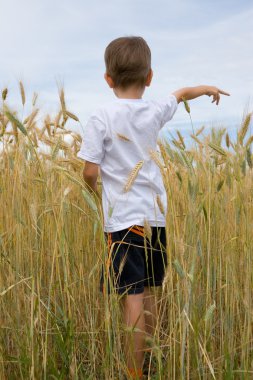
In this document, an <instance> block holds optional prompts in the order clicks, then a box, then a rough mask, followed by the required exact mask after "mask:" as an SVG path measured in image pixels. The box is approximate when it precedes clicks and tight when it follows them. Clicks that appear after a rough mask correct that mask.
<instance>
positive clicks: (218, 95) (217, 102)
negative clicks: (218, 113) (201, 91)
mask: <svg viewBox="0 0 253 380" xmlns="http://www.w3.org/2000/svg"><path fill="white" fill-rule="evenodd" d="M219 101H220V94H219V93H217V99H216V105H218V104H219Z"/></svg>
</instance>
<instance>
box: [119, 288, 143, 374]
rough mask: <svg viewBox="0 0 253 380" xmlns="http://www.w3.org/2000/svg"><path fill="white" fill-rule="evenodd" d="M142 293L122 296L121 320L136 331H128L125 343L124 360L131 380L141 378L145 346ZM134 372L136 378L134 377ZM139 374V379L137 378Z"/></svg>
mask: <svg viewBox="0 0 253 380" xmlns="http://www.w3.org/2000/svg"><path fill="white" fill-rule="evenodd" d="M143 298H144V293H140V294H129V295H126V296H124V300H123V305H124V311H123V319H124V323H125V325H126V327H128V328H130V329H131V328H136V329H137V331H133V332H131V331H128V332H127V336H126V342H125V349H126V360H127V366H128V368H129V370H131V372H132V374H133V378H135V379H137V378H142V377H141V376H142V375H141V373H142V366H143V359H144V345H145V318H144V313H143V311H144V308H143ZM134 372H135V373H136V376H134ZM137 374H139V377H138V376H137Z"/></svg>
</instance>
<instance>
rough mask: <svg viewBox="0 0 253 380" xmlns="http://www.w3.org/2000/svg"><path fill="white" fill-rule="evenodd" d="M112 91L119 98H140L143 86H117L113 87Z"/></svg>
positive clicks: (143, 89)
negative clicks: (124, 87)
mask: <svg viewBox="0 0 253 380" xmlns="http://www.w3.org/2000/svg"><path fill="white" fill-rule="evenodd" d="M113 91H114V94H115V95H116V96H117V98H119V99H141V97H142V95H143V93H144V91H145V87H143V88H139V87H138V88H137V87H128V88H126V89H122V88H119V87H117V88H114V89H113Z"/></svg>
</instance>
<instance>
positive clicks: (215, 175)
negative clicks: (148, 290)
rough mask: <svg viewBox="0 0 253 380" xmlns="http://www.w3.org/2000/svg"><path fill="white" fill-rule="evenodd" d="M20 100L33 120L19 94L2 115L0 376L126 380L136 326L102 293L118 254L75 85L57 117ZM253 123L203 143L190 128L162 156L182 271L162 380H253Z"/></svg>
mask: <svg viewBox="0 0 253 380" xmlns="http://www.w3.org/2000/svg"><path fill="white" fill-rule="evenodd" d="M20 94H21V103H22V106H23V112H22V114H23V115H25V116H23V115H22V116H21V115H19V114H17V113H16V112H15V111H13V110H12V109H10V108H9V106H8V90H7V89H4V90H3V91H2V100H1V101H2V106H1V111H0V142H1V150H0V173H1V175H0V202H1V213H0V260H1V261H0V263H1V266H0V379H1V380H5V379H6V380H10V379H24V380H25V379H44V380H45V379H63V380H65V379H87V380H88V379H89V380H94V379H97V380H102V379H105V380H109V379H117V380H119V379H122V378H123V375H124V374H125V371H126V364H125V361H124V355H123V350H122V339H123V336H122V335H123V334H124V328H123V326H122V320H121V313H120V308H119V303H118V301H117V296H116V295H111V296H110V297H108V296H103V295H101V294H100V292H99V276H100V268H101V264H102V262H105V260H106V255H107V251H106V243H105V241H104V235H103V229H102V218H101V217H102V212H101V203H100V199H99V197H97V196H95V195H92V194H91V193H90V192H89V191H88V190H87V189H86V187H85V184H84V182H83V179H82V168H83V162H82V161H81V160H79V159H77V157H76V154H77V152H78V150H79V148H80V144H81V137H80V135H79V134H78V133H76V132H73V131H72V129H71V127H72V125H74V124H76V125H78V123H79V120H78V118H77V116H75V115H74V114H73V113H71V112H70V111H69V110H68V108H67V106H66V101H65V95H64V91H63V90H60V91H59V95H60V96H59V110H58V111H57V112H56V113H55V115H47V116H45V117H43V120H42V116H41V115H40V110H39V108H37V95H36V94H35V96H34V97H33V99H32V101H31V102H30V103H31V104H30V107H31V108H32V112H31V113H30V114H28V115H26V113H25V109H26V106H27V102H28V101H27V99H26V94H25V89H24V86H23V84H22V83H20ZM188 111H189V112H190V109H189V110H188ZM250 122H251V114H250V113H249V114H248V115H246V116H245V118H244V120H243V122H242V125H241V126H240V128H239V129H238V134H237V140H236V141H234V142H233V141H231V138H230V136H229V134H228V133H227V131H226V130H225V129H219V130H214V129H213V130H212V132H211V133H210V134H208V135H205V134H204V133H203V128H202V129H200V130H198V131H196V133H194V134H192V142H193V143H192V145H191V147H190V148H187V147H186V144H185V142H184V138H183V136H182V135H181V134H180V132H177V138H175V139H174V140H173V142H172V144H171V145H169V144H166V145H161V144H160V151H161V154H160V153H158V152H152V157H153V159H154V160H155V162H156V163H157V165H159V167H160V170H161V172H162V175H163V179H164V183H165V187H166V191H167V198H168V213H167V215H166V221H167V225H166V233H167V241H168V245H167V254H168V267H167V271H166V276H165V279H164V283H163V287H162V289H161V290H160V291H157V305H158V307H159V320H158V325H157V329H156V334H155V336H154V337H150V338H149V340H148V344H149V345H150V347H151V348H152V355H153V357H154V358H155V360H156V365H157V368H158V372H157V375H156V377H154V376H153V377H152V376H149V379H173V380H179V379H189V380H195V379H199V380H200V379H226V380H228V379H253V293H252V289H253V271H252V268H253V234H252V230H253V175H252V167H253V156H252V152H251V146H252V143H253V136H250V133H249V127H250ZM136 175H138V173H137V174H136ZM134 178H135V177H134ZM134 178H133V180H134ZM128 188H130V185H129V184H128V186H127V189H128ZM99 189H100V190H101V182H100V183H99Z"/></svg>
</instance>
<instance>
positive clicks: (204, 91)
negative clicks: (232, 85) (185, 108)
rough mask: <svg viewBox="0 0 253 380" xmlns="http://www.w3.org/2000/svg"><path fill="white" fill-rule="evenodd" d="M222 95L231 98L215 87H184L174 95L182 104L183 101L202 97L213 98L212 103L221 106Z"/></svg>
mask: <svg viewBox="0 0 253 380" xmlns="http://www.w3.org/2000/svg"><path fill="white" fill-rule="evenodd" d="M220 94H222V95H227V96H230V94H229V93H227V92H225V91H223V90H220V89H219V88H217V87H215V86H206V85H203V86H196V87H184V88H180V89H179V90H177V91H174V92H173V95H175V97H176V98H177V102H178V103H180V102H181V101H183V100H191V99H195V98H198V97H199V96H202V95H207V96H212V97H213V100H212V103H214V102H216V104H217V105H218V104H219V101H220Z"/></svg>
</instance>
